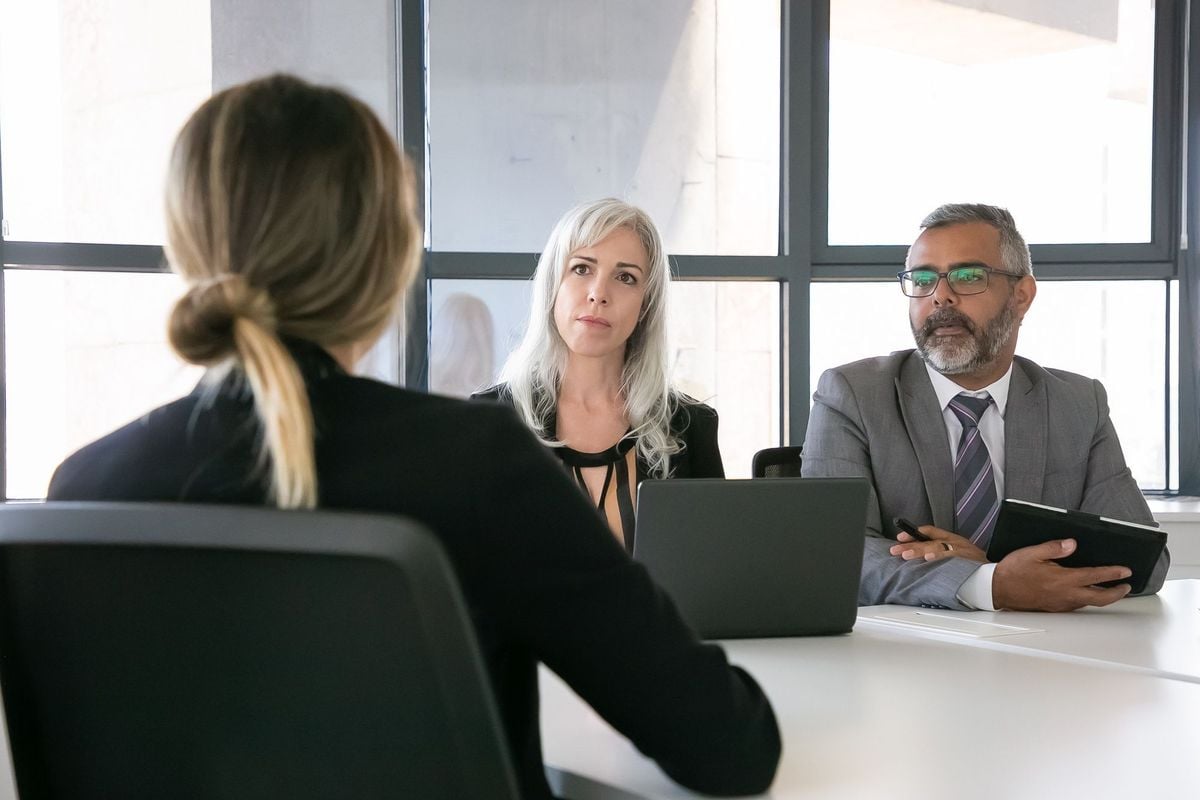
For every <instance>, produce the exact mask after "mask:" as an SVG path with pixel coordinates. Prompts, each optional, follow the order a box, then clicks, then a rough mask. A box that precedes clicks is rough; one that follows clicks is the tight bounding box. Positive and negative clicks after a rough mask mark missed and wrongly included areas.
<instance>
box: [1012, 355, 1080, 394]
mask: <svg viewBox="0 0 1200 800" xmlns="http://www.w3.org/2000/svg"><path fill="white" fill-rule="evenodd" d="M1013 369H1014V371H1015V370H1018V369H1019V370H1020V371H1021V372H1022V373H1024V376H1025V377H1026V378H1027V379H1028V380H1029V382H1030V384H1032V385H1033V386H1035V387H1036V386H1038V385H1039V384H1041V385H1044V386H1045V387H1046V392H1047V395H1048V396H1053V395H1054V394H1055V393H1069V394H1078V393H1083V394H1089V395H1090V394H1095V391H1096V389H1095V387H1096V383H1097V381H1096V379H1095V378H1089V377H1088V376H1087V375H1080V374H1079V373H1077V372H1070V371H1068V370H1065V369H1056V368H1053V367H1043V366H1042V365H1041V364H1038V363H1037V362H1035V361H1033V360H1031V359H1028V358H1025V357H1024V356H1016V357H1014V358H1013Z"/></svg>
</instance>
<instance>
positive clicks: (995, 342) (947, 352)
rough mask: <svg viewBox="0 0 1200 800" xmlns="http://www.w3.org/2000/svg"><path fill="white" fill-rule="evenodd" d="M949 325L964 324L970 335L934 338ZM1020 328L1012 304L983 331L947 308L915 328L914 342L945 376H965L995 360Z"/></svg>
mask: <svg viewBox="0 0 1200 800" xmlns="http://www.w3.org/2000/svg"><path fill="white" fill-rule="evenodd" d="M948 324H955V325H961V326H962V327H964V328H966V329H967V331H968V333H969V334H970V335H969V336H967V337H965V338H961V337H948V336H947V337H942V336H934V335H933V331H934V330H936V329H937V328H939V327H942V326H944V325H948ZM1016 326H1017V315H1016V314H1015V313H1014V312H1013V309H1012V306H1011V305H1009V304H1008V303H1005V304H1004V307H1003V308H1002V309H1000V312H999V313H998V314H996V316H994V317H992V318H991V319H990V320H988V322H987V324H986V325H984V327H983V330H978V329H977V328H976V327H975V325H973V324H972V323H971V321H970V320H969V319H967V318H966V317H965V316H964V315H962V314H960V313H959V312H957V311H953V310H951V309H945V310H943V311H935V312H934V313H932V314H930V315H929V317H928V318H927V319H926V320H925V324H924V325H923V326H922V327H920V328H916V327H914V328H913V340H914V341H915V342H916V343H917V352H918V353H919V354H920V356H921V358H923V359H924V360H925V363H927V364H929V366H931V367H933V368H934V369H936V370H937V371H938V372H940V373H942V374H943V375H965V374H969V373H972V372H976V371H978V370H979V369H980V368H982V367H985V366H987V365H988V364H991V363H992V362H993V361H995V360H996V357H997V356H999V355H1000V350H1001V349H1003V347H1004V345H1006V344H1007V343H1008V340H1009V339H1010V338H1012V334H1013V330H1015V329H1016Z"/></svg>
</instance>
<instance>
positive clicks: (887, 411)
mask: <svg viewBox="0 0 1200 800" xmlns="http://www.w3.org/2000/svg"><path fill="white" fill-rule="evenodd" d="M921 228H922V232H921V235H920V236H918V237H917V240H916V241H915V242H914V243H913V245H912V247H911V248H909V251H908V259H907V263H906V265H905V266H906V268H905V270H904V271H903V272H901V273H899V276H898V277H899V279H900V288H901V290H902V291H903V293H904V294H905V295H907V296H908V299H909V300H908V313H909V322H910V324H911V326H912V331H913V338H914V340H915V341H916V345H917V347H916V350H904V351H900V352H896V353H892V354H891V355H889V356H882V357H879V358H869V359H865V360H863V361H857V362H854V363H853V364H846V365H844V366H841V367H837V368H835V369H831V370H828V371H826V372H825V374H823V375H822V376H821V380H820V382H819V383H818V385H817V391H816V393H815V394H814V396H813V401H814V402H813V409H812V415H811V417H810V418H809V423H808V435H807V438H806V439H805V442H804V456H803V459H804V463H803V474H804V476H805V477H851V476H861V477H865V478H867V479H868V480H870V481H871V484H872V489H873V492H872V496H871V500H870V501H869V502H870V505H869V507H868V512H867V531H866V533H867V537H866V542H865V548H864V552H863V572H862V583H861V586H860V589H859V603H860V605H875V604H878V603H899V604H904V605H922V606H937V607H945V608H955V609H985V610H993V609H997V608H1010V609H1022V610H1044V611H1069V610H1073V609H1076V608H1080V607H1082V606H1086V605H1097V606H1102V605H1108V604H1109V603H1113V602H1115V601H1117V600H1119V599H1121V598H1122V597H1124V596H1125V595H1126V594H1127V593H1128V592H1129V585H1128V584H1119V585H1117V586H1113V587H1109V588H1100V587H1097V586H1096V584H1099V583H1104V582H1107V581H1119V580H1122V579H1124V578H1127V577H1129V575H1130V571H1129V569H1128V568H1127V567H1125V566H1123V565H1114V566H1111V567H1096V568H1078V569H1070V568H1066V567H1063V566H1061V565H1059V564H1057V563H1056V559H1059V558H1063V557H1065V556H1067V555H1070V553H1072V552H1073V551H1074V548H1075V543H1074V542H1073V541H1071V540H1058V541H1050V542H1046V543H1044V544H1041V545H1037V546H1035V547H1027V548H1024V549H1022V550H1017V551H1015V552H1013V553H1011V554H1010V555H1008V556H1007V557H1006V558H1004V559H1003V560H1002V561H1000V562H999V563H996V564H990V563H988V562H987V559H986V557H985V556H984V552H985V551H986V550H987V542H988V540H989V538H990V536H991V531H992V528H993V527H994V526H995V523H996V516H997V514H998V513H999V509H1000V501H1001V500H1002V499H1004V498H1006V497H1008V498H1016V499H1020V500H1028V501H1032V502H1036V503H1043V504H1045V505H1050V506H1056V507H1060V508H1070V509H1080V510H1083V511H1088V512H1091V513H1094V514H1101V515H1103V516H1106V517H1112V518H1115V519H1121V520H1126V521H1129V522H1140V523H1146V524H1154V520H1153V518H1152V517H1151V516H1150V510H1149V508H1148V507H1147V506H1146V501H1145V499H1144V498H1143V497H1142V494H1141V492H1140V491H1138V487H1137V484H1136V483H1135V482H1134V480H1133V476H1132V475H1131V474H1130V471H1129V468H1128V467H1127V466H1126V465H1125V458H1124V455H1123V454H1122V453H1121V445H1120V443H1119V442H1118V440H1117V434H1116V431H1115V430H1113V425H1112V422H1111V420H1110V419H1109V414H1108V402H1107V397H1106V395H1105V392H1104V387H1103V386H1101V385H1100V382H1099V381H1095V380H1092V379H1090V378H1085V377H1083V376H1081V375H1075V374H1073V373H1070V372H1063V371H1061V370H1051V369H1044V368H1042V367H1040V366H1038V365H1037V364H1035V363H1033V362H1032V361H1030V360H1029V359H1026V358H1021V357H1018V356H1016V355H1015V351H1016V347H1017V332H1018V329H1019V328H1020V325H1021V321H1022V320H1023V319H1024V317H1025V314H1026V313H1027V312H1028V311H1029V308H1030V306H1031V305H1032V303H1033V300H1034V297H1035V296H1036V295H1037V282H1036V281H1035V280H1034V278H1033V269H1032V264H1031V261H1030V257H1029V248H1028V247H1027V246H1026V245H1025V240H1024V239H1023V238H1022V237H1021V234H1020V233H1019V232H1018V231H1017V228H1016V224H1015V223H1014V221H1013V218H1012V215H1011V214H1010V213H1009V212H1008V211H1006V210H1005V209H1002V208H996V207H994V206H985V205H968V204H951V205H944V206H941V207H940V208H938V209H937V210H935V211H934V212H933V213H931V214H930V215H929V216H927V217H926V218H925V220H924V221H923V222H922V223H921ZM896 517H901V518H905V519H908V520H911V521H912V522H913V523H915V524H916V525H918V526H920V527H919V530H920V532H921V533H923V534H924V535H925V536H926V537H928V539H929V541H917V540H915V539H914V538H913V537H911V536H909V535H908V534H906V533H899V534H898V535H897V536H896V539H895V540H893V539H892V538H891V536H892V534H893V533H894V529H893V527H892V520H893V519H894V518H896ZM1168 564H1169V556H1168V555H1167V554H1166V552H1165V551H1164V553H1163V557H1162V559H1160V561H1159V563H1158V565H1157V567H1156V569H1155V571H1154V574H1153V576H1152V577H1151V580H1150V582H1149V584H1148V585H1147V588H1146V591H1147V593H1153V592H1156V591H1158V589H1159V588H1160V587H1161V586H1162V582H1163V579H1164V578H1165V577H1166V572H1167V566H1168Z"/></svg>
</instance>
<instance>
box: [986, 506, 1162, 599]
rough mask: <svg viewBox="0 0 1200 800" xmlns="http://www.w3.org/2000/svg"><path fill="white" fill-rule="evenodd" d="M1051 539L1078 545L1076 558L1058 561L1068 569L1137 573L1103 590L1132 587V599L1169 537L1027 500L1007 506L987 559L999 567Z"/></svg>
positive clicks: (1140, 588) (1127, 523) (1134, 526)
mask: <svg viewBox="0 0 1200 800" xmlns="http://www.w3.org/2000/svg"><path fill="white" fill-rule="evenodd" d="M1052 539H1074V540H1075V541H1076V542H1077V543H1078V546H1077V547H1076V548H1075V552H1074V553H1072V554H1071V555H1069V556H1067V557H1066V558H1059V559H1056V561H1057V562H1058V563H1059V564H1062V565H1063V566H1064V567H1112V566H1122V567H1129V569H1131V570H1133V575H1132V576H1130V577H1129V578H1127V579H1125V580H1123V581H1110V582H1109V583H1105V584H1099V585H1101V586H1111V585H1115V584H1118V583H1128V584H1129V585H1130V586H1131V587H1132V589H1133V591H1132V592H1131V594H1137V593H1139V592H1141V591H1143V590H1144V589H1145V588H1146V582H1147V581H1148V580H1149V579H1150V573H1151V572H1153V571H1154V565H1155V564H1156V563H1158V557H1159V556H1160V555H1162V551H1163V548H1164V547H1166V545H1167V534H1166V533H1164V532H1163V531H1160V530H1159V529H1157V528H1152V527H1150V526H1149V525H1139V524H1137V523H1135V522H1121V521H1120V520H1115V519H1108V518H1107V517H1099V516H1096V515H1095V514H1088V513H1087V512H1085V511H1068V510H1066V509H1063V508H1053V507H1051V506H1043V505H1040V504H1038V503H1028V502H1026V501H1024V500H1005V501H1004V503H1003V505H1001V507H1000V518H999V519H997V520H996V529H995V530H994V531H993V532H992V541H991V544H989V545H988V550H987V557H988V560H989V561H999V560H1000V559H1002V558H1004V557H1005V556H1006V555H1008V554H1009V553H1011V552H1012V551H1013V550H1018V549H1020V548H1022V547H1029V546H1030V545H1035V544H1041V543H1042V542H1048V541H1050V540H1052Z"/></svg>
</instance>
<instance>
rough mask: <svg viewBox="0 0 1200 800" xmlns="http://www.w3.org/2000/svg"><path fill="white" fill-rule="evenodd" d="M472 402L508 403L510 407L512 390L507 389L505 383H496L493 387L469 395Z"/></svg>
mask: <svg viewBox="0 0 1200 800" xmlns="http://www.w3.org/2000/svg"><path fill="white" fill-rule="evenodd" d="M471 399H472V400H491V401H493V402H499V403H508V404H509V405H512V402H513V398H512V390H510V389H509V388H508V384H507V383H497V384H496V385H494V386H489V387H488V388H486V389H481V390H479V391H478V392H472V393H471Z"/></svg>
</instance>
